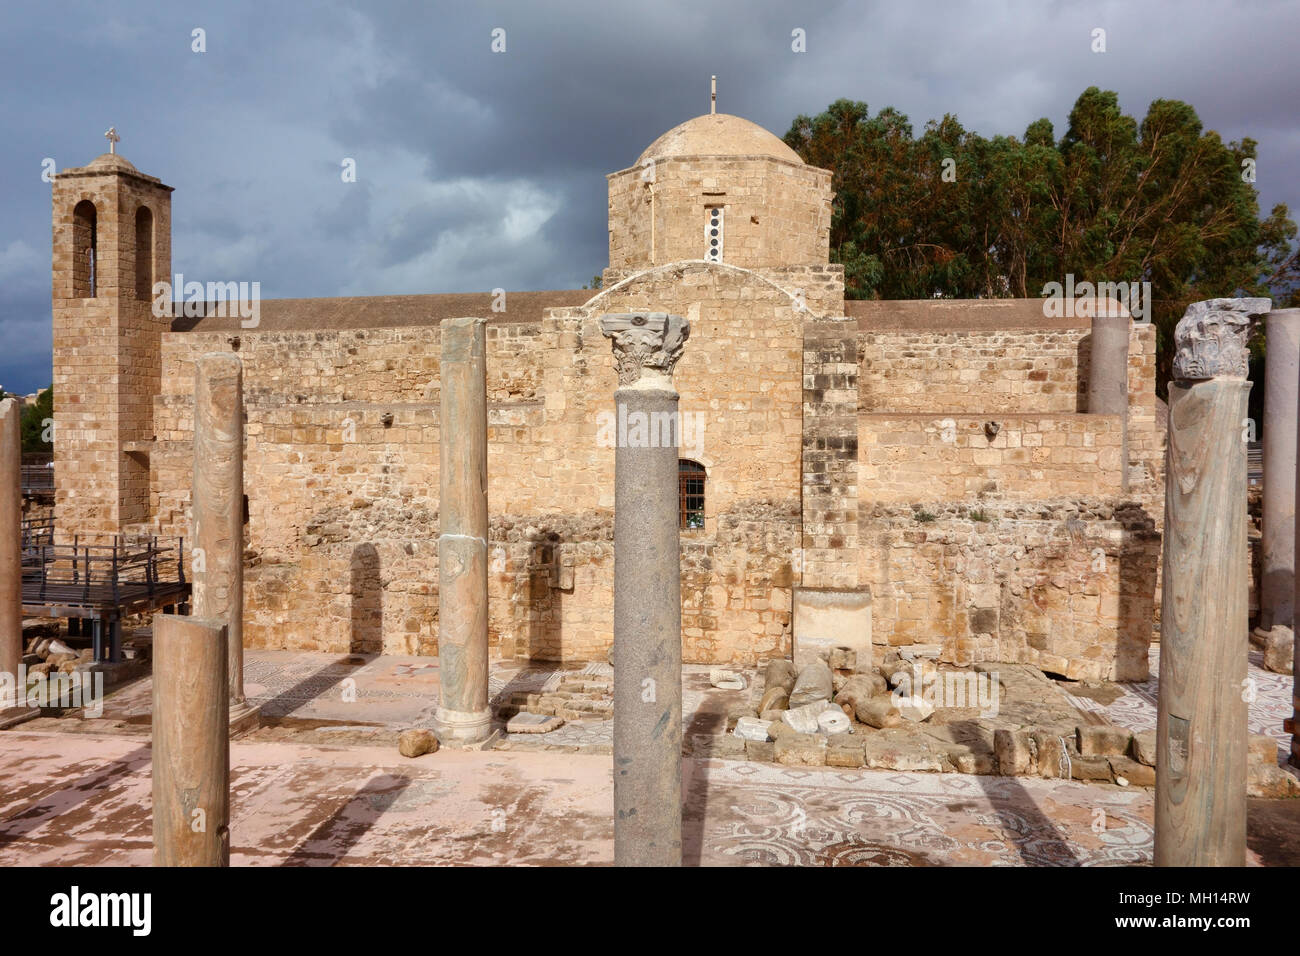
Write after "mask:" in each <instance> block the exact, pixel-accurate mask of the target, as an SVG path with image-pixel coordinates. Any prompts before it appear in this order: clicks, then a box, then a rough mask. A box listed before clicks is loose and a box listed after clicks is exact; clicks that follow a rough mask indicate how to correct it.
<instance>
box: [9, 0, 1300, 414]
mask: <svg viewBox="0 0 1300 956" xmlns="http://www.w3.org/2000/svg"><path fill="white" fill-rule="evenodd" d="M1098 27H1100V28H1103V29H1105V30H1106V46H1107V50H1106V52H1105V53H1094V52H1092V49H1091V46H1092V31H1093V30H1094V29H1096V28H1098ZM196 28H201V29H202V30H203V31H205V40H206V52H203V53H196V52H193V50H192V49H191V47H192V45H193V40H192V32H193V31H194V30H195V29H196ZM496 28H501V29H504V31H505V45H506V49H505V52H503V53H494V52H493V51H492V33H493V30H494V29H496ZM796 28H798V29H802V30H804V31H805V33H806V45H807V50H806V52H803V53H795V52H793V51H792V50H791V42H792V41H791V31H792V30H795V29H796ZM1298 35H1300V4H1297V3H1295V2H1294V0H1276V2H1271V0H1261V2H1255V3H1252V2H1240V0H1239V2H1236V3H1233V4H1226V3H1223V2H1220V0H1212V2H1204V0H1164V2H1158V0H1149V2H1132V0H1123V2H1114V3H1065V2H1055V3H1054V2H1044V0H1026V2H1022V3H1011V2H997V0H975V2H971V3H969V4H965V3H957V2H950V3H934V4H931V3H926V2H919V0H907V2H902V3H900V2H897V0H888V2H883V3H873V2H862V0H845V2H838V3H837V2H818V3H815V4H808V3H776V2H769V0H743V2H735V3H731V2H721V0H713V2H707V3H701V2H699V0H653V2H623V0H613V2H610V0H605V2H596V0H593V2H558V0H548V2H544V3H543V2H536V0H519V2H514V3H482V4H480V3H476V4H473V5H470V4H466V3H451V2H448V3H416V2H410V0H395V2H387V0H371V2H369V3H366V4H364V5H349V4H344V3H329V2H323V3H313V4H310V5H309V4H288V3H282V2H276V0H257V2H244V0H232V2H222V3H213V4H190V3H185V2H168V3H145V2H128V0H94V2H86V3H63V2H61V0H50V2H47V3H40V4H18V3H6V4H5V5H4V8H3V11H2V12H0V78H2V79H3V88H4V90H5V91H6V92H5V96H4V97H3V100H2V101H0V121H2V122H0V130H3V132H4V137H5V143H4V146H3V149H0V163H2V164H3V166H2V169H0V171H2V172H3V177H2V178H0V209H2V210H3V214H2V215H0V292H2V298H0V343H2V344H3V349H0V386H2V387H4V388H5V389H8V390H10V391H16V392H27V391H31V390H34V389H36V388H38V387H40V386H44V385H46V384H48V382H49V381H50V378H51V375H50V201H49V189H50V187H49V185H48V184H47V183H45V182H43V181H42V179H41V169H42V161H43V160H44V159H45V158H46V157H50V158H53V159H54V160H55V162H56V163H57V165H58V168H59V169H63V168H65V167H69V166H81V165H84V164H86V163H87V162H89V161H90V160H91V159H93V158H94V157H95V156H97V155H98V154H100V153H102V152H104V151H105V148H106V144H105V141H104V139H103V137H102V133H103V132H104V130H106V129H107V128H108V127H109V126H110V125H112V126H115V127H116V128H117V130H118V131H119V133H120V134H121V137H122V140H121V143H120V145H119V149H120V151H121V153H122V154H123V155H124V156H125V157H126V158H128V159H130V160H131V161H132V162H133V163H134V164H135V165H136V166H137V167H138V168H139V169H141V170H142V171H144V172H146V173H150V174H152V175H155V176H158V177H160V178H161V179H162V180H163V181H164V182H165V183H167V184H168V185H171V186H174V187H175V189H176V192H175V193H174V194H173V197H172V202H173V207H172V208H173V262H172V264H173V269H174V270H175V271H179V272H183V273H185V275H186V277H187V279H201V280H204V281H206V280H229V279H234V280H241V279H242V280H247V281H253V280H257V281H260V282H261V283H262V294H263V296H264V297H266V298H282V297H290V296H336V295H378V294H398V293H421V292H467V291H478V290H486V289H491V288H494V287H498V286H500V287H503V288H506V289H560V288H577V287H578V286H580V285H582V284H583V283H585V282H587V281H589V280H590V278H591V276H593V275H594V274H596V273H597V272H599V271H600V269H601V268H603V267H604V265H605V264H606V259H607V236H606V222H605V211H606V210H605V202H606V193H605V178H604V177H605V174H606V173H608V172H612V171H614V170H617V169H622V168H625V167H627V166H629V165H631V164H632V163H633V162H634V161H635V159H636V157H637V155H638V154H639V153H640V151H641V150H642V149H643V148H644V147H645V146H646V145H647V144H648V143H649V142H650V141H651V140H653V139H654V138H655V137H656V136H658V135H659V134H660V133H662V132H663V131H664V130H666V129H668V128H670V127H672V126H674V125H676V124H677V123H680V122H682V121H684V120H686V119H689V118H690V117H692V116H696V115H698V114H700V113H704V112H707V111H708V90H709V75H710V74H711V73H716V74H717V75H718V88H719V93H718V102H719V107H718V108H719V111H720V112H727V113H736V114H739V115H741V116H744V117H747V118H749V119H752V120H754V121H755V122H757V123H760V124H762V125H763V126H766V127H767V128H768V129H770V130H772V131H774V132H775V133H777V134H778V135H781V134H783V133H784V132H785V131H786V130H787V129H788V128H789V125H790V122H791V120H792V119H793V118H794V117H795V116H796V115H797V114H799V113H809V114H813V113H817V112H819V111H820V110H822V109H823V108H825V106H826V105H827V104H828V103H830V102H831V101H832V100H834V99H836V98H839V97H848V98H851V99H858V100H864V101H866V102H867V103H868V104H869V105H870V106H871V109H872V110H873V112H874V111H875V110H877V109H879V108H880V107H882V106H886V105H892V106H894V107H896V108H898V109H900V110H902V111H903V112H904V113H906V114H907V115H908V116H909V117H910V118H911V120H912V122H913V124H914V126H915V127H916V128H917V129H919V128H920V127H921V126H922V125H923V124H924V123H925V121H926V120H927V119H930V118H933V117H939V116H942V115H943V114H944V113H945V112H952V113H955V114H956V115H957V116H958V118H959V119H960V120H961V121H962V122H963V124H964V125H965V126H966V127H967V128H968V129H974V130H977V131H979V132H980V133H983V134H985V135H992V134H997V133H1003V134H1015V135H1020V134H1022V133H1023V132H1024V129H1025V127H1026V126H1027V125H1028V124H1029V123H1030V122H1032V121H1033V120H1034V119H1037V118H1038V117H1042V116H1046V117H1048V118H1049V119H1051V120H1052V121H1053V123H1054V124H1055V126H1056V131H1057V135H1058V136H1059V135H1060V134H1061V133H1062V132H1063V131H1064V128H1065V119H1066V116H1067V114H1068V113H1069V110H1070V107H1071V105H1072V104H1073V102H1074V100H1075V99H1076V98H1077V96H1078V95H1079V94H1080V93H1081V92H1082V91H1083V90H1084V89H1085V88H1087V87H1088V86H1090V85H1094V84H1095V85H1099V86H1102V87H1104V88H1107V89H1112V90H1115V91H1116V92H1118V94H1119V98H1120V104H1121V106H1122V107H1123V109H1124V110H1125V112H1127V113H1129V114H1131V115H1137V116H1138V117H1141V115H1142V114H1144V113H1145V111H1146V107H1147V105H1148V104H1149V103H1150V102H1151V100H1153V99H1157V98H1173V99H1181V100H1185V101H1187V102H1189V103H1191V104H1192V105H1193V106H1194V107H1195V108H1196V109H1197V111H1198V112H1199V114H1200V116H1201V119H1202V121H1203V122H1204V124H1205V126H1206V127H1207V128H1210V129H1214V130H1217V131H1218V132H1219V133H1220V134H1221V135H1222V136H1223V137H1224V138H1225V139H1239V138H1241V137H1244V136H1250V137H1253V138H1254V139H1256V140H1258V141H1259V143H1260V147H1259V155H1260V158H1259V168H1258V182H1257V185H1258V188H1259V191H1260V196H1261V206H1262V208H1264V209H1265V210H1267V209H1268V208H1270V207H1271V206H1272V204H1273V203H1276V202H1285V203H1287V204H1288V205H1289V206H1290V207H1291V208H1292V210H1293V211H1294V210H1295V209H1296V207H1297V206H1300V115H1298V114H1297V110H1296V105H1295V104H1296V102H1297V100H1298V99H1300V80H1298V77H1300V70H1298V69H1297V67H1296V60H1295V51H1294V40H1295V37H1296V36H1298ZM345 158H352V159H354V160H355V161H356V170H357V182H355V183H344V182H343V181H342V178H341V176H340V171H341V163H342V162H343V160H344V159H345Z"/></svg>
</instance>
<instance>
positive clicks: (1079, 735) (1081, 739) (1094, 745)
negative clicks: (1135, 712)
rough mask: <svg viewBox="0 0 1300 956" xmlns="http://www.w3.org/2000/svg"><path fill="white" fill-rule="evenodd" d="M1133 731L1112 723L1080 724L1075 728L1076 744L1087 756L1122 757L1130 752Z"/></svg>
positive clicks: (1081, 752)
mask: <svg viewBox="0 0 1300 956" xmlns="http://www.w3.org/2000/svg"><path fill="white" fill-rule="evenodd" d="M1132 736H1133V735H1132V733H1130V732H1129V731H1128V730H1125V729H1124V728H1123V727H1115V726H1112V725H1110V724H1080V725H1079V726H1078V727H1075V728H1074V739H1075V746H1077V747H1078V749H1079V753H1080V754H1081V755H1083V756H1085V757H1122V756H1123V755H1124V754H1126V753H1128V748H1129V741H1130V740H1131V739H1132Z"/></svg>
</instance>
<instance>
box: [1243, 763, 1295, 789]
mask: <svg viewBox="0 0 1300 956" xmlns="http://www.w3.org/2000/svg"><path fill="white" fill-rule="evenodd" d="M1246 795H1247V796H1248V797H1295V796H1300V780H1296V778H1295V777H1293V776H1292V775H1291V774H1290V773H1288V772H1287V771H1286V770H1284V769H1282V768H1281V767H1279V766H1278V765H1277V764H1275V763H1274V764H1264V763H1251V764H1248V765H1247V767H1246Z"/></svg>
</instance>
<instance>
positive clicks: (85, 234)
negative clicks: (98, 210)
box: [72, 199, 95, 299]
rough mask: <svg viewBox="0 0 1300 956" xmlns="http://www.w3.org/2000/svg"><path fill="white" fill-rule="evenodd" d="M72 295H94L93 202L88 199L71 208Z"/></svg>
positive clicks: (92, 296)
mask: <svg viewBox="0 0 1300 956" xmlns="http://www.w3.org/2000/svg"><path fill="white" fill-rule="evenodd" d="M72 297H73V298H74V299H93V298H94V297H95V204H94V203H93V202H91V201H90V200H89V199H83V200H81V202H79V203H77V205H76V206H75V207H73V210H72Z"/></svg>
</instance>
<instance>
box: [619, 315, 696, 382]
mask: <svg viewBox="0 0 1300 956" xmlns="http://www.w3.org/2000/svg"><path fill="white" fill-rule="evenodd" d="M600 331H601V334H603V335H604V336H605V337H606V338H607V339H610V340H611V344H612V345H613V347H614V364H615V366H616V367H617V369H618V384H619V385H620V386H626V385H635V384H636V383H637V382H639V381H640V380H641V376H642V375H643V374H644V373H645V372H646V371H647V370H649V371H651V372H657V373H659V375H660V376H662V377H663V378H666V379H668V380H669V381H670V382H671V379H672V374H673V368H674V367H675V366H676V365H677V360H678V359H680V358H681V357H682V349H683V348H684V347H685V345H686V339H687V338H688V337H689V336H690V334H691V326H690V323H689V322H687V321H686V319H685V318H683V317H682V316H680V315H670V314H669V313H667V312H611V313H608V314H606V315H602V316H601V317H600Z"/></svg>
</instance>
